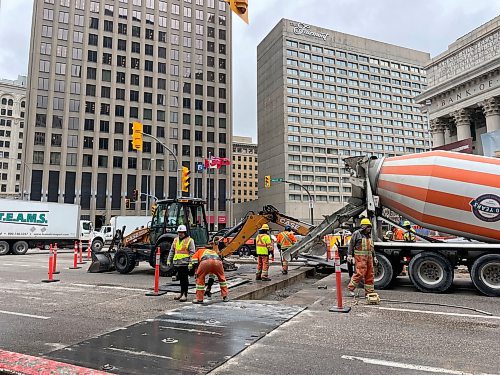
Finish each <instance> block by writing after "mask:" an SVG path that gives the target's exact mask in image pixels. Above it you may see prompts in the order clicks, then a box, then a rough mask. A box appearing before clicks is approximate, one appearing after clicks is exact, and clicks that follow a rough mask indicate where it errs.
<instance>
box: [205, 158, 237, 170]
mask: <svg viewBox="0 0 500 375" xmlns="http://www.w3.org/2000/svg"><path fill="white" fill-rule="evenodd" d="M230 164H231V161H230V160H229V159H228V158H219V157H216V156H215V157H214V156H212V157H211V158H210V159H205V169H216V168H217V169H220V167H222V166H224V165H230Z"/></svg>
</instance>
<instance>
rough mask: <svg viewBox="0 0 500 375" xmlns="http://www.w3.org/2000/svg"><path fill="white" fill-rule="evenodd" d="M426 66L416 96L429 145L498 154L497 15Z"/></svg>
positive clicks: (499, 70) (499, 44)
mask: <svg viewBox="0 0 500 375" xmlns="http://www.w3.org/2000/svg"><path fill="white" fill-rule="evenodd" d="M426 70H427V84H428V86H427V90H426V91H425V92H423V93H422V94H421V95H419V96H418V97H417V98H416V100H417V103H419V104H422V105H423V106H424V108H426V111H427V113H428V114H429V121H430V129H431V134H432V141H433V147H434V148H443V149H448V150H460V151H463V152H471V153H475V154H480V155H488V156H495V152H496V155H497V156H500V155H498V153H499V152H500V16H498V17H496V18H494V19H492V20H491V21H489V22H487V23H485V24H484V25H481V26H480V27H478V28H476V29H475V30H473V31H471V32H470V33H468V34H466V35H464V36H463V37H461V38H459V39H457V40H456V41H455V42H454V43H452V44H451V45H450V46H449V47H448V49H447V50H446V51H445V52H443V53H441V54H440V55H438V56H436V57H434V58H433V59H431V60H430V62H429V64H428V65H427V66H426ZM495 139H496V140H497V141H496V142H495V141H491V140H495ZM492 142H493V143H492ZM485 144H488V145H489V146H488V147H487V148H486V147H484V145H485ZM492 144H493V148H492V146H491V145H492Z"/></svg>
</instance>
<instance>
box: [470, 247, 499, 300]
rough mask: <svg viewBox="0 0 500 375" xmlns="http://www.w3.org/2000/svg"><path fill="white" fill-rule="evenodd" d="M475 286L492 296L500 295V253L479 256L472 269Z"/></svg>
mask: <svg viewBox="0 0 500 375" xmlns="http://www.w3.org/2000/svg"><path fill="white" fill-rule="evenodd" d="M470 275H471V279H472V282H473V283H474V286H475V287H476V288H477V289H478V290H479V291H480V292H481V293H483V294H485V295H487V296H490V297H500V255H499V254H486V255H483V256H482V257H479V258H478V259H477V260H476V261H475V262H474V264H473V265H472V269H471V274H470Z"/></svg>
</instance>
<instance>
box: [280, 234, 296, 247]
mask: <svg viewBox="0 0 500 375" xmlns="http://www.w3.org/2000/svg"><path fill="white" fill-rule="evenodd" d="M292 236H293V234H291V233H290V232H286V231H283V232H280V233H279V234H278V238H277V240H278V243H279V245H280V246H281V249H282V250H284V249H288V248H289V247H291V246H292V245H293V244H294V243H295V242H297V240H295V238H292ZM294 240H295V241H294Z"/></svg>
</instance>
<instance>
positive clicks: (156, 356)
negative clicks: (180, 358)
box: [107, 347, 173, 360]
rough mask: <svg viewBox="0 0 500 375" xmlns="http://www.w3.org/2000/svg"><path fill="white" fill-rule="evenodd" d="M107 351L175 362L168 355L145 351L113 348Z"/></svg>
mask: <svg viewBox="0 0 500 375" xmlns="http://www.w3.org/2000/svg"><path fill="white" fill-rule="evenodd" d="M107 349H109V350H113V351H115V352H122V353H127V354H133V355H140V356H144V357H154V358H162V359H172V360H173V358H172V357H167V356H166V355H159V354H153V353H148V352H145V351H141V352H134V351H133V350H127V349H119V348H111V347H108V348H107Z"/></svg>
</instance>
